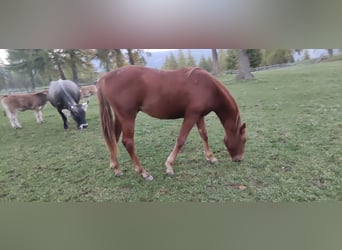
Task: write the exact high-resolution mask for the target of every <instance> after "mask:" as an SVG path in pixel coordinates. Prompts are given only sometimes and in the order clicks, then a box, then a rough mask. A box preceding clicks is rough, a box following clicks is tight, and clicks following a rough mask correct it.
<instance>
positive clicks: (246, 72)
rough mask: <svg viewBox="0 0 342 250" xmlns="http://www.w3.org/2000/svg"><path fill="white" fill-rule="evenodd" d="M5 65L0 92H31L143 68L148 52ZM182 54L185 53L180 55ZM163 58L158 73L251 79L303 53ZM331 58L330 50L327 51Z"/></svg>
mask: <svg viewBox="0 0 342 250" xmlns="http://www.w3.org/2000/svg"><path fill="white" fill-rule="evenodd" d="M6 51H7V58H6V63H5V62H4V61H1V59H0V91H3V92H16V91H30V92H34V91H35V89H36V87H44V86H47V85H48V84H49V82H50V81H52V80H56V79H70V80H72V81H74V82H76V83H77V84H80V85H82V84H85V85H88V84H93V83H95V82H96V79H98V78H99V77H100V76H101V75H102V74H103V73H104V72H109V71H111V70H113V69H116V68H119V67H122V66H125V65H143V66H145V65H146V58H147V57H148V56H150V52H148V50H144V49H7V50H6ZM184 51H185V52H184ZM184 51H183V50H182V49H179V50H178V51H177V55H176V56H175V55H174V54H173V52H171V53H170V54H169V56H166V58H165V61H164V63H163V65H162V67H161V68H162V69H167V70H172V69H179V68H182V67H193V66H194V67H201V68H203V69H205V70H207V71H208V72H211V73H212V74H214V75H219V74H220V73H221V72H223V71H225V70H237V75H236V77H237V79H254V76H253V74H252V73H251V72H250V68H255V67H258V66H265V65H273V64H283V63H291V62H294V57H293V55H294V54H295V53H297V54H303V58H304V60H309V59H310V57H309V54H308V52H307V50H306V49H211V51H212V55H211V57H208V58H205V57H204V56H202V58H201V59H200V61H199V62H198V63H196V61H195V60H194V57H193V56H192V54H191V50H189V49H187V50H184ZM327 51H328V55H329V56H332V55H333V49H327Z"/></svg>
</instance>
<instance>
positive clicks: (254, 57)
mask: <svg viewBox="0 0 342 250" xmlns="http://www.w3.org/2000/svg"><path fill="white" fill-rule="evenodd" d="M246 53H247V56H248V59H249V63H250V67H252V68H256V67H259V66H260V64H261V61H262V54H261V50H260V49H246Z"/></svg>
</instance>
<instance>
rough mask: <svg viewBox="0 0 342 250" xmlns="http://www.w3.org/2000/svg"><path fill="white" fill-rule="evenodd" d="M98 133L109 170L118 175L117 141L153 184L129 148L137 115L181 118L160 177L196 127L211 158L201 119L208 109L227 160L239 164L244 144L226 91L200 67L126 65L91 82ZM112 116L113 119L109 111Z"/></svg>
mask: <svg viewBox="0 0 342 250" xmlns="http://www.w3.org/2000/svg"><path fill="white" fill-rule="evenodd" d="M97 87H98V99H99V108H100V116H101V124H102V131H103V134H104V138H105V141H106V144H107V147H108V150H109V152H110V168H112V169H113V170H114V173H115V175H116V176H120V175H122V172H121V170H120V167H119V165H118V160H117V142H118V140H119V138H120V134H121V132H122V134H123V135H122V137H123V138H122V143H123V144H124V146H125V148H126V150H127V151H128V153H129V155H130V157H131V159H132V162H133V164H134V166H135V170H136V171H137V172H138V173H140V174H141V175H142V176H143V177H144V178H145V179H146V180H153V177H152V175H150V174H149V173H148V172H147V171H146V170H145V169H144V168H143V167H142V166H141V164H140V162H139V160H138V157H137V156H136V154H135V150H134V125H135V118H136V115H137V113H138V112H139V111H142V112H144V113H146V114H148V115H150V116H152V117H156V118H159V119H177V118H184V120H183V124H182V127H181V129H180V132H179V136H178V138H177V142H176V145H175V147H174V148H173V150H172V152H171V154H170V155H169V157H168V158H167V160H166V163H165V165H166V173H167V174H168V175H173V174H174V172H173V165H174V162H175V160H176V157H177V154H178V152H179V150H180V149H181V147H182V146H183V145H184V143H185V140H186V138H187V136H188V134H189V132H190V130H191V129H192V127H193V126H194V125H195V124H196V125H197V128H198V131H199V134H200V136H201V138H202V141H203V143H204V151H205V156H206V158H207V160H208V161H210V162H211V163H216V162H217V159H216V158H215V156H214V155H213V153H212V152H211V150H210V148H209V145H208V135H207V130H206V127H205V122H204V116H205V115H207V114H208V113H209V112H211V111H214V112H215V113H216V115H217V116H218V117H219V119H220V121H221V123H222V125H223V127H224V129H225V137H224V143H225V145H226V147H227V150H228V152H229V154H230V156H231V158H232V160H233V161H241V160H242V159H243V155H244V147H245V142H246V124H245V123H243V124H242V123H241V120H240V113H239V108H238V106H237V104H236V102H235V100H234V98H233V97H232V96H231V94H230V93H229V91H228V90H227V89H226V88H225V87H224V86H223V85H222V84H221V83H220V82H219V81H218V80H217V79H216V78H214V77H213V76H211V75H210V74H209V73H208V72H206V71H205V70H202V69H200V68H185V69H180V70H172V71H171V70H170V71H169V70H165V71H163V70H157V69H151V68H145V67H141V66H127V67H123V68H119V69H117V70H115V71H112V72H110V73H107V74H106V75H104V76H103V77H102V78H101V79H100V80H99V82H98V83H97ZM111 110H113V112H114V115H115V120H114V119H113V115H112V111H111Z"/></svg>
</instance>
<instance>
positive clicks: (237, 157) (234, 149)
mask: <svg viewBox="0 0 342 250" xmlns="http://www.w3.org/2000/svg"><path fill="white" fill-rule="evenodd" d="M245 143H246V123H243V124H242V125H241V126H240V127H239V128H238V129H237V130H236V131H235V132H230V133H229V134H228V133H227V134H226V135H225V137H224V144H225V145H226V147H227V150H228V152H229V155H230V157H231V158H232V160H233V161H242V160H243V155H244V152H245Z"/></svg>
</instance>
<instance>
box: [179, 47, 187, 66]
mask: <svg viewBox="0 0 342 250" xmlns="http://www.w3.org/2000/svg"><path fill="white" fill-rule="evenodd" d="M177 65H178V66H177V68H184V67H186V66H187V62H186V58H185V55H184V53H183V50H181V49H179V50H178V56H177Z"/></svg>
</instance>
